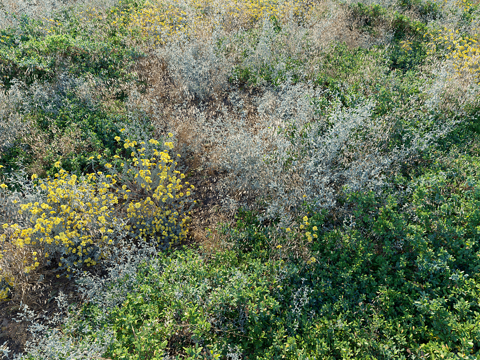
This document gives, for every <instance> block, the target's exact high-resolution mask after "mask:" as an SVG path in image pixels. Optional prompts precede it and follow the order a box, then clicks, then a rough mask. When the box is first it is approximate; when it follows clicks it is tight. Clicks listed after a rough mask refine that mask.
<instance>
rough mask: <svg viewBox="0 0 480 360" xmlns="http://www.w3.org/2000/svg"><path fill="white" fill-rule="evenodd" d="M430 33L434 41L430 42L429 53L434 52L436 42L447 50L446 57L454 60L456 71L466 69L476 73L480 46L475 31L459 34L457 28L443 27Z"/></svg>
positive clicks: (479, 57) (479, 58)
mask: <svg viewBox="0 0 480 360" xmlns="http://www.w3.org/2000/svg"><path fill="white" fill-rule="evenodd" d="M432 35H433V36H432V38H433V41H434V43H430V46H431V49H430V50H429V52H428V53H429V54H432V53H434V52H436V50H437V47H436V44H437V43H440V44H442V45H443V47H444V48H445V49H446V50H447V54H446V58H447V59H453V60H454V67H455V69H456V71H457V72H461V71H467V72H470V73H471V74H478V71H479V60H480V47H479V45H478V34H477V33H475V34H474V35H473V36H459V33H458V30H456V31H453V30H452V29H448V28H446V27H444V29H442V30H438V31H437V32H436V33H434V34H432Z"/></svg>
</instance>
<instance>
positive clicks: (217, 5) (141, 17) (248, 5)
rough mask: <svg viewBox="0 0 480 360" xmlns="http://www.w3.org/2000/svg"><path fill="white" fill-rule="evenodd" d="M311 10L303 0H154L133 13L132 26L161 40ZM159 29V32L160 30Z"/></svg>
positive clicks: (146, 36) (302, 14) (304, 13)
mask: <svg viewBox="0 0 480 360" xmlns="http://www.w3.org/2000/svg"><path fill="white" fill-rule="evenodd" d="M308 10H309V9H307V7H305V6H304V2H302V1H300V0H290V1H279V0H230V1H222V2H212V1H209V0H153V1H152V2H147V3H146V4H145V6H144V7H143V8H141V9H138V10H136V11H135V12H133V13H132V14H131V17H130V20H131V23H130V27H131V29H137V30H139V31H140V33H141V34H142V35H143V36H144V37H145V38H153V39H154V41H155V42H158V43H162V42H163V41H162V38H161V32H162V31H163V32H164V34H165V35H166V36H167V37H168V36H171V35H172V34H174V33H177V32H179V31H183V32H185V33H186V34H188V35H194V34H197V33H198V32H205V29H212V28H213V27H214V26H216V25H219V24H218V22H222V23H223V24H224V25H227V24H233V23H237V24H238V23H241V24H242V25H244V26H253V25H254V24H255V23H256V22H257V21H258V20H259V19H261V18H263V17H264V16H275V17H276V18H277V19H279V20H280V21H282V20H283V19H285V18H286V16H288V15H289V14H293V15H295V16H305V15H306V14H307V12H308ZM159 30H160V31H159Z"/></svg>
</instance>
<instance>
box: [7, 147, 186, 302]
mask: <svg viewBox="0 0 480 360" xmlns="http://www.w3.org/2000/svg"><path fill="white" fill-rule="evenodd" d="M119 140H120V139H117V141H119ZM149 143H150V144H152V145H159V144H160V143H159V142H158V141H157V140H154V139H152V140H150V141H149ZM137 145H139V146H142V145H145V142H141V143H140V144H137V142H135V141H129V140H126V142H125V144H124V147H125V149H131V159H129V161H126V162H122V163H121V166H120V167H121V172H120V171H117V170H116V169H115V168H112V169H111V171H112V174H108V175H105V174H103V173H101V172H97V173H91V174H87V175H86V176H83V177H82V178H78V177H77V176H76V175H73V174H69V173H68V172H66V171H65V170H63V169H60V170H59V171H58V173H57V174H55V176H54V177H52V178H48V179H46V180H37V181H36V183H35V187H40V189H41V190H42V192H43V194H44V199H45V200H44V201H42V202H34V203H26V204H23V205H21V207H20V210H19V214H24V213H25V214H28V216H29V221H30V224H31V226H26V227H25V226H24V227H20V226H19V225H18V224H3V226H1V227H0V285H1V284H2V279H3V282H4V283H5V282H6V283H9V284H10V283H13V279H14V276H13V274H7V273H5V272H4V271H2V267H1V262H2V258H3V257H4V256H3V255H2V254H4V253H5V252H6V251H7V250H3V249H4V248H6V247H5V246H2V244H7V243H8V244H9V245H10V246H9V249H22V250H25V249H28V252H29V254H30V255H31V256H29V259H28V260H30V261H28V260H27V259H25V261H24V263H28V262H29V263H28V264H27V266H26V267H25V268H24V272H25V273H29V272H31V271H33V270H35V269H37V268H38V267H40V266H43V265H45V263H47V264H48V263H50V262H51V261H54V262H55V263H56V262H58V269H59V270H66V273H67V277H69V275H68V273H69V272H71V270H72V267H76V268H82V266H84V265H87V266H92V265H96V264H97V262H98V261H100V260H101V259H105V258H107V257H108V255H109V250H111V249H112V247H113V246H115V245H116V243H117V241H116V239H117V236H116V235H117V234H115V231H118V230H120V231H123V230H124V231H126V233H127V234H128V235H129V236H130V238H131V239H133V238H136V239H144V240H147V239H150V240H152V241H154V242H155V243H156V244H158V245H160V246H161V247H162V248H166V247H168V246H171V245H172V243H176V242H179V241H181V240H182V239H184V238H185V237H186V235H187V222H188V216H187V215H186V212H187V211H188V209H187V210H186V204H187V203H188V202H189V200H188V197H189V196H190V194H191V191H192V190H193V188H194V187H193V186H191V185H189V184H188V182H185V183H183V184H182V179H184V178H185V175H184V174H182V173H180V172H179V171H177V170H175V166H176V165H177V162H176V161H175V160H174V159H172V158H171V156H170V155H169V150H171V149H172V148H173V143H172V142H165V143H164V144H163V145H164V147H165V148H166V149H165V150H162V151H159V150H158V149H157V148H156V147H154V148H153V155H154V156H153V157H150V158H148V157H146V156H145V150H146V149H145V148H144V147H141V148H139V149H136V146H137ZM129 151H130V150H129ZM177 156H179V155H177ZM35 178H36V176H32V179H35ZM2 185H3V184H2ZM4 187H5V186H0V192H1V191H6V190H5V189H3V188H4ZM125 208H126V211H124V209H125ZM125 215H126V216H125ZM3 260H4V261H6V260H5V259H3ZM64 273H65V272H64ZM59 276H60V275H57V277H59ZM0 291H2V293H1V294H0V299H1V298H2V296H6V295H5V294H6V293H5V291H6V290H5V289H3V288H0ZM2 294H3V295H2Z"/></svg>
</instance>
